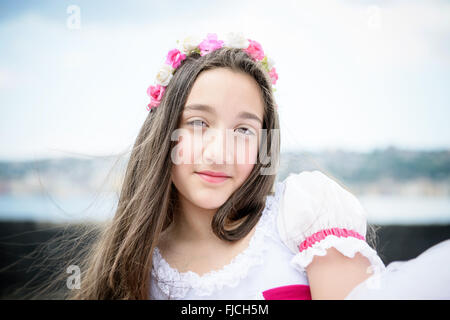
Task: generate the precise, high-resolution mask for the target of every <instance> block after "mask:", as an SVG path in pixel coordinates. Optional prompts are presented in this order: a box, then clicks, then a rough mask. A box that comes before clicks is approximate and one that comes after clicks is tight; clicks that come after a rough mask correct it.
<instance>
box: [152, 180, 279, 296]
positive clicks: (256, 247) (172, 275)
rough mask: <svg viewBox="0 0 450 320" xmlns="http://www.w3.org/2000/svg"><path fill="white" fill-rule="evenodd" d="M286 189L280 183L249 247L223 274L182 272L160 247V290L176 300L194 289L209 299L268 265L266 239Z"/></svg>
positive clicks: (156, 259)
mask: <svg viewBox="0 0 450 320" xmlns="http://www.w3.org/2000/svg"><path fill="white" fill-rule="evenodd" d="M283 186H284V184H283V183H281V182H278V183H277V184H276V187H275V194H274V195H268V196H267V198H266V206H265V208H264V210H263V212H262V215H261V218H260V219H259V221H258V223H257V225H256V227H255V233H254V234H253V236H252V238H251V239H250V242H249V245H248V247H247V248H246V249H245V250H244V251H242V252H241V253H239V254H238V255H237V256H236V257H234V258H233V259H232V260H231V262H230V263H229V264H227V265H225V266H224V267H222V268H221V269H219V270H212V271H210V272H207V273H205V274H203V275H201V276H200V275H199V274H197V273H195V272H193V271H186V272H179V271H178V270H177V269H175V268H172V267H171V266H170V265H169V263H168V262H167V261H166V260H165V259H164V258H163V257H162V255H161V253H160V251H159V249H158V247H156V248H155V250H154V253H153V268H152V275H153V276H154V277H155V278H156V281H157V283H158V287H159V288H160V289H161V290H162V291H163V292H164V293H165V294H166V295H167V296H169V297H170V298H172V297H173V298H176V299H182V298H184V297H185V296H186V294H187V293H188V291H189V290H191V289H192V290H193V291H194V294H195V295H198V296H208V295H211V294H212V293H213V292H214V291H216V290H220V289H222V288H223V287H224V286H229V287H236V286H237V285H238V284H239V282H240V280H241V279H243V278H245V277H246V276H247V274H248V271H249V269H250V268H251V267H253V266H256V265H261V264H262V263H263V262H264V256H265V255H264V253H265V250H266V246H265V239H264V236H265V233H266V232H268V229H269V226H270V224H271V222H272V223H273V221H272V218H273V212H275V211H276V210H278V203H279V200H280V197H281V194H282V188H283Z"/></svg>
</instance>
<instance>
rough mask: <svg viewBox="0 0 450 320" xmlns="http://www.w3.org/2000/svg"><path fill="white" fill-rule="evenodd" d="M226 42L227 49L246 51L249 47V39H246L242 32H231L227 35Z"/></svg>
mask: <svg viewBox="0 0 450 320" xmlns="http://www.w3.org/2000/svg"><path fill="white" fill-rule="evenodd" d="M224 42H225V43H224V45H225V46H226V47H229V48H236V49H246V48H248V45H249V42H248V39H246V38H245V37H244V35H243V34H242V33H241V32H239V33H236V32H229V33H228V34H227V35H226V37H225V41H224Z"/></svg>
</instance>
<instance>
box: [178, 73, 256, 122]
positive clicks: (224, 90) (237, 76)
mask: <svg viewBox="0 0 450 320" xmlns="http://www.w3.org/2000/svg"><path fill="white" fill-rule="evenodd" d="M191 104H202V105H208V106H211V107H212V108H214V109H215V111H216V113H217V114H220V115H221V116H235V115H236V114H239V113H242V112H250V113H254V114H256V115H257V116H258V117H259V118H260V119H262V118H263V115H264V100H263V98H262V93H261V89H260V87H259V85H258V83H257V82H256V81H255V79H253V77H252V76H250V75H248V74H246V73H243V72H239V71H233V70H231V69H228V68H215V69H212V70H207V71H203V72H202V73H200V75H199V76H198V77H197V79H196V81H195V82H194V85H193V86H192V89H191V92H190V93H189V96H188V98H187V101H186V106H188V105H191ZM185 111H186V112H188V111H189V110H188V109H185Z"/></svg>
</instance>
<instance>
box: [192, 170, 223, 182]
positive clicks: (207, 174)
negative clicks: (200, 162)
mask: <svg viewBox="0 0 450 320" xmlns="http://www.w3.org/2000/svg"><path fill="white" fill-rule="evenodd" d="M196 174H197V175H198V176H199V177H200V178H202V179H203V180H204V181H206V182H211V183H220V182H224V181H226V180H227V179H229V178H230V176H229V175H227V174H226V173H224V172H214V171H199V172H196Z"/></svg>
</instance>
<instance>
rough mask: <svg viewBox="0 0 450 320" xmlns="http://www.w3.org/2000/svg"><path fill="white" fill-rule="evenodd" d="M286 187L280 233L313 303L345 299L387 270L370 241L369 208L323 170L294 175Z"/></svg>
mask: <svg viewBox="0 0 450 320" xmlns="http://www.w3.org/2000/svg"><path fill="white" fill-rule="evenodd" d="M284 185H285V189H284V192H283V195H282V197H281V199H280V204H279V214H278V217H277V227H278V232H279V234H280V237H281V239H282V240H283V242H284V243H285V244H286V246H287V247H288V248H289V249H290V250H291V251H292V253H294V257H293V258H292V260H291V264H292V266H293V267H294V268H296V269H298V270H299V271H300V272H304V273H305V275H306V276H307V278H308V282H309V284H310V290H311V298H312V299H344V298H346V296H347V295H348V294H349V293H350V292H351V291H352V290H353V289H354V288H355V287H356V286H357V285H358V284H360V283H361V282H363V281H364V280H366V279H367V278H369V277H370V276H372V275H373V273H372V270H374V271H375V270H380V271H381V270H383V269H384V268H385V266H384V264H383V261H382V260H381V259H380V257H379V256H378V254H377V252H376V251H375V250H374V249H373V248H371V247H370V246H369V245H368V243H367V242H366V239H365V236H366V227H367V220H366V217H365V209H364V208H363V206H362V205H361V203H360V202H359V200H358V199H357V198H356V197H355V196H354V195H353V194H351V193H350V192H349V191H347V190H346V189H344V188H343V187H342V186H341V185H339V184H338V183H337V182H335V181H334V180H332V179H331V178H329V177H327V176H326V175H324V174H322V173H321V172H319V171H313V172H309V171H304V172H301V173H299V174H293V175H290V176H289V177H288V178H287V179H286V180H285V182H284Z"/></svg>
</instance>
